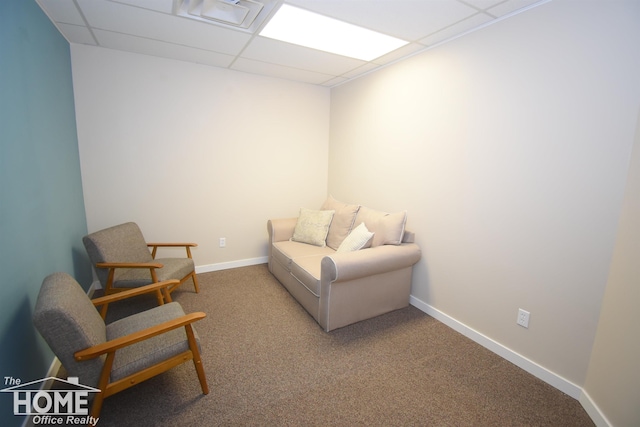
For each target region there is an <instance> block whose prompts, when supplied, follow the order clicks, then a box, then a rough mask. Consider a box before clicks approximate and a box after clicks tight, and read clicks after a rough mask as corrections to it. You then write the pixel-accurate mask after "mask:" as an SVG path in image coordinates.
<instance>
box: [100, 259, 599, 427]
mask: <svg viewBox="0 0 640 427" xmlns="http://www.w3.org/2000/svg"><path fill="white" fill-rule="evenodd" d="M198 279H199V282H200V293H198V294H196V293H195V292H194V291H193V286H192V284H191V282H190V281H189V282H187V283H185V284H184V285H182V286H181V288H180V289H179V290H177V291H175V292H174V293H173V296H174V300H176V301H178V302H180V304H182V306H183V307H184V309H185V311H186V312H193V311H204V312H206V313H207V318H206V319H204V320H202V321H200V322H198V323H196V324H195V327H196V329H197V331H198V334H199V336H200V339H201V345H202V358H203V362H204V368H205V371H206V373H207V379H208V382H209V388H210V393H209V394H208V395H206V396H205V395H203V394H202V391H201V389H200V385H199V383H198V380H197V377H196V373H195V370H194V368H193V364H192V363H186V364H183V365H181V366H179V367H177V368H175V369H173V370H170V371H169V372H167V373H164V374H162V375H159V376H157V377H155V378H152V379H151V380H148V381H146V382H144V383H142V384H139V385H137V386H135V387H132V388H130V389H128V390H125V391H124V392H121V393H119V394H117V395H114V396H112V397H109V398H107V399H106V400H105V403H104V406H103V409H102V414H101V416H100V421H99V423H98V426H100V427H109V426H118V427H121V426H563V427H566V426H581V427H582V426H593V425H594V424H593V422H592V421H591V420H590V418H589V416H588V415H587V414H586V412H585V411H584V409H583V408H582V406H581V405H580V404H579V403H578V402H577V401H576V400H575V399H573V398H571V397H569V396H567V395H566V394H564V393H562V392H560V391H558V390H557V389H555V388H553V387H551V386H550V385H548V384H546V383H544V382H543V381H541V380H539V379H537V378H535V377H533V376H532V375H530V374H528V373H527V372H525V371H523V370H522V369H520V368H518V367H516V366H515V365H513V364H512V363H510V362H508V361H506V360H505V359H502V358H501V357H499V356H497V355H495V354H494V353H492V352H491V351H489V350H487V349H485V348H484V347H482V346H480V345H478V344H476V343H474V342H473V341H471V340H470V339H468V338H466V337H464V336H463V335H461V334H459V333H457V332H455V331H453V330H452V329H450V328H449V327H447V326H445V325H444V324H442V323H440V322H438V321H437V320H435V319H433V318H432V317H430V316H428V315H426V314H425V313H423V312H422V311H420V310H418V309H416V308H415V307H412V306H409V307H407V308H405V309H401V310H397V311H394V312H392V313H388V314H386V315H383V316H379V317H377V318H374V319H370V320H367V321H363V322H359V323H357V324H354V325H350V326H347V327H345V328H341V329H338V330H335V331H332V332H330V333H325V332H324V331H323V330H322V329H321V328H320V327H319V326H318V324H317V323H316V322H315V321H314V320H313V319H312V318H311V317H310V316H309V315H308V314H307V312H306V311H305V310H304V309H303V308H302V307H301V306H300V305H299V304H298V303H297V302H296V301H295V300H294V299H293V298H292V297H291V296H290V295H289V294H288V292H287V291H286V289H284V288H283V287H282V286H281V285H280V284H279V282H278V281H277V280H276V279H275V278H274V277H273V276H272V275H271V274H270V273H269V271H268V270H267V267H266V264H262V265H256V266H250V267H242V268H237V269H231V270H224V271H218V272H211V273H205V274H199V275H198ZM154 305H155V298H153V297H149V298H144V297H142V298H137V299H135V300H132V302H131V303H128V302H127V303H119V304H117V305H116V304H114V305H113V306H112V307H111V308H110V309H109V310H110V312H109V317H108V319H107V320H108V321H109V320H112V319H115V318H120V317H122V316H126V315H128V314H130V313H132V312H135V311H139V310H143V309H146V308H151V307H153V306H154Z"/></svg>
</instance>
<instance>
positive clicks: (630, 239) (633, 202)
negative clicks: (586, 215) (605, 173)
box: [581, 114, 640, 426]
mask: <svg viewBox="0 0 640 427" xmlns="http://www.w3.org/2000/svg"><path fill="white" fill-rule="evenodd" d="M639 283H640V114H639V115H638V127H637V130H636V138H635V144H634V148H633V156H632V159H631V167H630V170H629V177H628V179H627V187H626V191H625V197H624V203H623V209H622V216H621V217H620V225H619V228H618V236H617V240H616V246H615V250H614V253H613V261H612V263H611V271H610V273H609V280H608V283H607V289H606V292H605V296H604V300H603V303H602V311H601V315H600V323H599V324H598V332H597V334H596V340H595V344H594V346H593V352H592V355H591V361H590V363H589V371H588V375H587V380H586V382H585V386H584V389H585V392H586V396H587V397H588V399H589V400H591V399H592V400H593V401H594V402H595V403H596V405H597V407H598V408H599V411H600V412H601V413H602V414H603V415H605V417H606V418H607V419H608V422H609V423H610V424H611V425H614V426H638V425H640V405H638V402H639V401H640V369H638V361H639V360H640V338H639V335H638V331H639V330H640V317H639V316H638V315H637V312H638V302H639V301H640V286H638V284H639ZM583 400H584V398H583V399H581V401H583ZM588 402H589V401H587V405H585V407H587V408H588V407H589V404H588ZM599 415H600V414H598V413H597V412H596V413H595V414H594V415H593V416H592V418H594V419H598V418H599Z"/></svg>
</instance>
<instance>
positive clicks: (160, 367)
mask: <svg viewBox="0 0 640 427" xmlns="http://www.w3.org/2000/svg"><path fill="white" fill-rule="evenodd" d="M179 284H180V282H179V281H178V280H167V281H164V282H158V283H153V284H151V285H146V286H141V287H139V288H134V289H128V290H123V291H121V292H118V293H116V294H113V295H106V296H103V297H99V298H95V299H93V300H92V303H93V305H95V306H96V307H98V306H101V305H102V306H103V307H104V306H106V305H108V304H109V303H112V302H115V301H119V300H123V299H126V298H130V297H132V296H136V295H141V294H145V293H149V292H160V291H161V290H164V291H166V290H167V289H168V288H169V287H171V286H177V285H179ZM205 317H206V314H205V313H203V312H195V313H190V314H186V315H184V316H181V317H179V318H177V319H173V320H170V321H168V322H163V323H160V324H158V325H155V326H153V327H150V328H146V329H143V330H141V331H138V332H135V333H132V334H129V335H126V336H123V337H119V338H117V339H114V340H111V341H107V342H104V343H101V344H99V345H96V346H93V347H90V348H87V349H84V350H80V351H78V352H76V353H75V354H74V357H75V359H76V360H77V361H79V362H80V361H85V360H89V359H93V358H96V357H99V356H101V355H103V354H104V355H106V360H105V363H104V365H103V368H102V372H101V374H100V379H99V382H98V388H99V389H100V393H98V394H97V395H96V396H95V398H94V401H93V405H92V407H91V415H92V416H93V417H96V418H97V417H99V415H100V411H101V409H102V403H103V401H104V399H105V398H107V397H109V396H111V395H113V394H115V393H118V392H120V391H122V390H125V389H127V388H129V387H132V386H134V385H136V384H139V383H140V382H142V381H145V380H148V379H149V378H152V377H154V376H156V375H158V374H160V373H163V372H165V371H167V370H169V369H171V368H173V367H175V366H177V365H180V364H182V363H185V362H188V361H189V360H193V364H194V366H195V369H196V372H197V374H198V380H199V381H200V386H201V388H202V393H203V394H209V386H208V384H207V378H206V375H205V372H204V368H203V366H202V360H201V358H200V351H199V349H198V344H197V341H196V338H195V335H194V332H193V328H192V326H191V324H192V323H193V322H196V321H198V320H201V319H204V318H205ZM180 327H184V328H185V331H186V334H187V339H188V342H189V350H187V351H184V352H182V353H180V354H178V355H176V356H173V357H172V358H170V359H167V360H165V361H163V362H160V363H158V364H156V365H154V366H151V367H149V368H146V369H144V370H141V371H139V372H137V373H135V374H132V375H129V376H127V377H125V378H122V379H119V380H117V381H114V382H110V376H111V369H112V366H113V361H114V359H115V355H116V351H117V350H118V349H121V348H123V347H126V346H128V345H132V344H135V343H137V342H140V341H143V340H145V339H149V338H152V337H154V336H157V335H160V334H163V333H165V332H168V331H171V330H173V329H176V328H180Z"/></svg>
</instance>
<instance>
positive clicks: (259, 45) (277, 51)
mask: <svg viewBox="0 0 640 427" xmlns="http://www.w3.org/2000/svg"><path fill="white" fill-rule="evenodd" d="M241 57H243V58H248V59H255V60H258V61H262V62H271V63H274V64H278V65H285V66H287V67H293V68H300V69H302V70H313V71H317V72H319V73H324V74H331V75H334V76H337V75H340V74H342V73H345V72H347V71H349V70H352V69H354V68H357V67H360V66H361V65H363V64H365V62H364V61H360V60H358V59H354V58H348V57H346V56H340V55H335V54H332V53H327V52H323V51H320V50H316V49H310V48H307V47H302V46H296V45H292V44H289V43H285V42H281V41H278V40H273V39H269V38H266V37H256V38H255V39H253V40H252V41H251V43H250V44H249V45H248V46H247V48H246V49H245V50H244V51H243V52H242V54H241Z"/></svg>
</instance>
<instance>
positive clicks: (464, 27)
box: [420, 13, 494, 46]
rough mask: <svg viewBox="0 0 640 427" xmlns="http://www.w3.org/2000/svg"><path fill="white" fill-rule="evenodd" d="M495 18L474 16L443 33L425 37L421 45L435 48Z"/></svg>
mask: <svg viewBox="0 0 640 427" xmlns="http://www.w3.org/2000/svg"><path fill="white" fill-rule="evenodd" d="M493 19H494V18H492V17H491V16H489V15H487V14H485V13H478V14H476V15H473V16H471V17H469V18H467V19H465V20H464V21H461V22H457V23H456V24H454V25H452V26H450V27H447V28H445V29H443V30H442V31H438V32H437V33H435V34H432V35H430V36H429V37H425V38H424V39H422V40H420V43H423V44H425V45H428V46H433V45H434V44H437V43H440V42H443V41H445V40H449V39H451V38H453V37H455V36H458V35H461V34H464V33H466V32H467V31H470V30H472V29H474V28H478V27H480V26H481V25H484V24H486V23H487V22H490V21H492V20H493Z"/></svg>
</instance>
